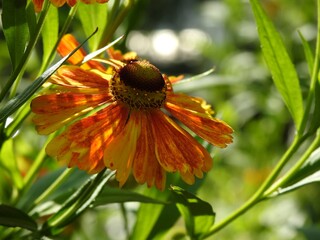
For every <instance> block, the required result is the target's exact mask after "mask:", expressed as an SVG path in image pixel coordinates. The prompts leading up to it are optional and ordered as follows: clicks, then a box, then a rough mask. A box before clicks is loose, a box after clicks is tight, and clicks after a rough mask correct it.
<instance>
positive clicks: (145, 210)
mask: <svg viewBox="0 0 320 240" xmlns="http://www.w3.org/2000/svg"><path fill="white" fill-rule="evenodd" d="M145 194H146V195H148V196H149V197H150V198H152V199H161V200H163V199H164V201H166V200H168V198H169V196H170V192H169V191H164V192H161V191H159V190H158V189H155V188H151V189H148V191H145ZM168 209H169V210H170V211H168ZM150 213H152V214H150ZM163 213H166V215H167V216H166V220H165V221H160V223H161V224H168V223H169V226H159V224H157V223H158V222H159V219H161V215H163ZM178 216H179V215H178V214H177V211H175V209H172V205H160V204H158V205H153V204H141V205H140V208H139V211H138V213H137V220H136V224H135V226H134V229H133V232H132V235H131V236H130V240H140V239H155V238H154V234H155V233H153V231H154V230H155V229H156V230H158V231H161V229H163V228H164V229H166V228H168V227H170V225H171V226H172V224H173V223H174V222H175V221H176V219H177V218H178ZM171 223H172V224H171Z"/></svg>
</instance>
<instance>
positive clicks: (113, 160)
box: [104, 112, 141, 187]
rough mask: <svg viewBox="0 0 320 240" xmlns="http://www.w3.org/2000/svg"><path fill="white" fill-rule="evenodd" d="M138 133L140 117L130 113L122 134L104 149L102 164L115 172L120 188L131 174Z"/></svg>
mask: <svg viewBox="0 0 320 240" xmlns="http://www.w3.org/2000/svg"><path fill="white" fill-rule="evenodd" d="M140 132H141V115H140V114H136V113H135V112H132V113H130V118H129V119H128V122H127V123H126V125H125V127H124V129H123V130H122V132H121V133H120V134H119V135H118V136H116V137H115V138H114V139H113V140H112V141H111V142H110V143H109V144H108V145H107V146H106V148H105V153H104V163H105V165H106V167H108V168H110V169H113V170H117V173H116V179H117V180H118V181H119V184H120V187H121V186H123V184H124V183H125V182H126V181H127V179H128V177H129V174H130V172H131V167H132V162H133V160H134V156H135V151H136V147H137V140H138V138H139V135H140Z"/></svg>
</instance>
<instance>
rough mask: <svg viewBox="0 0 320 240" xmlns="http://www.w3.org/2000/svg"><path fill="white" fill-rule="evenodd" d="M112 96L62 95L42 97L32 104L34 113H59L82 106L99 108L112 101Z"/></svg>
mask: <svg viewBox="0 0 320 240" xmlns="http://www.w3.org/2000/svg"><path fill="white" fill-rule="evenodd" d="M111 98H112V96H111V95H110V94H108V93H105V94H82V93H60V94H49V95H41V96H39V97H36V98H34V99H33V100H32V102H31V109H32V112H34V113H37V114H47V113H57V112H63V111H65V110H68V109H74V108H77V107H79V106H82V107H83V109H84V108H87V107H93V106H97V105H100V104H103V103H106V102H108V101H110V100H111Z"/></svg>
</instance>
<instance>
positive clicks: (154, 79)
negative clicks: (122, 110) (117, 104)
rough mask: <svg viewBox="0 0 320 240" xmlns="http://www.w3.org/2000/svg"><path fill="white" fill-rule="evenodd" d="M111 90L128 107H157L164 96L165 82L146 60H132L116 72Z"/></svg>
mask: <svg viewBox="0 0 320 240" xmlns="http://www.w3.org/2000/svg"><path fill="white" fill-rule="evenodd" d="M111 92H112V94H113V96H114V98H115V99H116V100H118V101H121V102H123V103H125V104H127V105H128V106H129V107H130V108H134V109H150V108H159V107H161V106H162V104H163V102H164V100H165V98H166V83H165V80H164V78H163V77H162V74H161V73H160V71H159V69H158V68H156V67H155V66H153V65H152V64H150V63H149V62H148V61H132V62H130V63H128V64H126V65H125V66H124V67H122V68H120V69H119V70H118V71H117V72H116V74H115V76H114V77H113V79H112V81H111Z"/></svg>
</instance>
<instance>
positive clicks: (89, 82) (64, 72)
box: [49, 66, 109, 91]
mask: <svg viewBox="0 0 320 240" xmlns="http://www.w3.org/2000/svg"><path fill="white" fill-rule="evenodd" d="M49 81H50V82H51V83H54V84H58V85H61V86H65V87H69V88H99V89H101V90H102V91H103V90H105V91H109V89H108V88H109V82H108V80H107V79H105V78H102V77H101V76H100V75H98V74H96V73H94V72H91V71H88V70H84V69H82V68H80V67H77V66H62V67H60V68H59V69H58V71H57V73H56V74H54V75H52V76H51V77H50V78H49Z"/></svg>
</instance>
